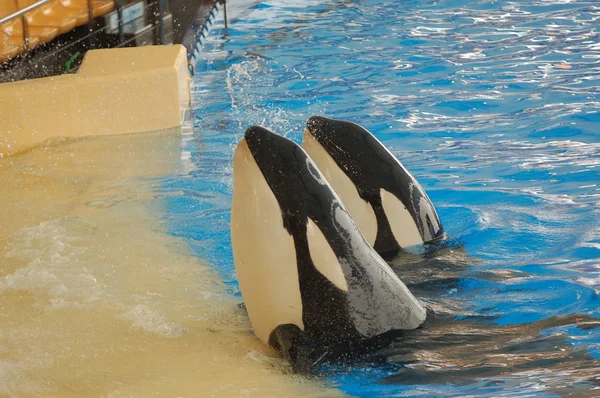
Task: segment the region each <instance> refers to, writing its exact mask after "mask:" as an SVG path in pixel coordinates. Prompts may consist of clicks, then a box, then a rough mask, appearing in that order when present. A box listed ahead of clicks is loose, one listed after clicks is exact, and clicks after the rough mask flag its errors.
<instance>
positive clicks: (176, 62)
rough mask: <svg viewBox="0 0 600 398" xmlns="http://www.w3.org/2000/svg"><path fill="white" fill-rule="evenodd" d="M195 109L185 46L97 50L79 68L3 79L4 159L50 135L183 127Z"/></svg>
mask: <svg viewBox="0 0 600 398" xmlns="http://www.w3.org/2000/svg"><path fill="white" fill-rule="evenodd" d="M189 108H190V75H189V71H188V62H187V53H186V50H185V47H183V46H181V45H174V46H148V47H135V48H118V49H102V50H91V51H89V52H87V53H86V55H85V58H84V60H83V63H82V65H81V67H80V68H79V70H78V71H77V73H75V74H66V75H60V76H53V77H47V78H41V79H32V80H23V81H17V82H11V83H4V84H0V121H1V124H0V158H2V157H6V156H9V155H14V154H17V153H20V152H23V151H26V150H28V149H30V148H32V147H34V146H36V145H38V144H40V143H42V142H43V141H45V140H47V139H49V138H56V137H82V136H97V135H114V134H128V133H135V132H144V131H155V130H161V129H167V128H173V127H177V126H180V125H181V124H182V123H183V120H184V115H185V114H186V113H187V111H188V110H189Z"/></svg>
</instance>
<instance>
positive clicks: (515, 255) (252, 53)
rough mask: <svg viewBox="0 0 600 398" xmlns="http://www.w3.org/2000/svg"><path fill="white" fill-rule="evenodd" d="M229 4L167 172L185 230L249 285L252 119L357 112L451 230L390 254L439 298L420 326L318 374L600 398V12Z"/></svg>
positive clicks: (286, 129)
mask: <svg viewBox="0 0 600 398" xmlns="http://www.w3.org/2000/svg"><path fill="white" fill-rule="evenodd" d="M233 6H234V5H232V6H230V7H233ZM233 11H235V10H232V14H233ZM235 15H236V17H235V19H234V20H233V21H231V24H230V27H229V29H228V30H224V29H223V27H222V25H221V24H219V23H217V24H215V26H214V27H213V29H212V31H211V34H210V36H209V38H208V40H207V41H206V44H205V47H204V49H203V51H202V53H201V54H200V55H199V61H198V63H197V65H196V76H195V78H194V90H193V98H194V101H193V102H194V104H195V109H194V117H195V119H194V132H193V134H192V135H190V136H187V137H186V141H185V143H184V148H183V156H182V158H183V160H182V162H184V163H186V164H187V165H188V166H189V168H188V169H189V172H188V173H187V174H185V175H183V176H176V177H173V178H172V179H170V180H167V181H164V184H163V189H164V190H166V191H176V192H179V193H181V194H180V195H174V196H169V198H170V199H168V200H169V206H168V215H167V221H168V223H169V225H170V226H171V228H172V231H173V234H175V235H177V236H183V237H185V238H186V239H188V241H189V242H190V244H191V245H192V246H193V247H194V249H195V250H196V252H197V254H198V256H200V257H201V258H203V259H205V260H206V261H207V262H208V263H209V264H210V265H211V266H212V267H214V268H215V269H216V270H218V271H219V273H220V274H221V275H222V277H223V279H224V280H225V283H226V284H227V285H228V286H229V289H230V291H231V293H232V294H235V295H238V296H239V290H238V287H237V281H236V279H235V273H234V268H233V262H232V257H231V245H230V240H229V212H230V200H231V189H232V187H231V182H232V155H233V150H234V148H235V145H236V143H237V141H238V140H239V138H241V137H242V135H243V132H244V130H245V129H246V128H247V127H249V126H250V125H253V124H262V125H264V126H266V127H268V128H271V129H272V130H274V131H276V132H278V133H280V134H282V135H285V136H287V137H289V138H291V139H293V140H296V141H299V140H300V137H301V133H302V131H303V129H304V124H305V122H306V120H307V119H308V118H309V117H310V116H312V115H325V116H328V117H333V118H338V119H347V120H351V121H354V122H357V123H359V124H362V125H363V126H365V127H366V128H368V129H369V130H370V131H371V132H373V133H374V134H375V135H376V136H377V137H378V138H379V139H380V140H381V141H382V142H383V143H384V144H385V145H386V146H387V147H388V148H390V150H391V151H392V153H394V154H395V155H396V156H397V157H398V158H399V159H400V160H401V161H402V162H403V163H404V164H405V166H406V167H407V168H408V169H409V170H410V171H411V172H412V173H413V175H415V176H416V177H417V178H418V179H419V181H420V182H421V184H422V185H423V186H424V188H425V189H426V190H427V192H428V193H429V196H430V197H431V199H432V201H433V203H434V204H435V205H436V207H437V210H438V212H439V215H440V218H441V220H442V222H443V224H444V226H445V229H446V231H447V232H448V234H449V236H450V238H451V240H450V241H449V242H448V244H447V245H446V247H444V248H441V249H439V250H438V251H436V252H435V253H427V254H418V253H417V254H414V253H413V254H405V255H402V256H400V257H399V258H398V259H396V260H394V261H393V262H392V263H391V265H392V266H393V268H394V270H395V271H396V272H397V273H398V274H399V275H400V276H401V277H402V278H403V280H404V281H405V282H406V283H407V284H408V285H409V287H410V288H411V290H412V291H413V292H414V293H415V295H416V296H417V297H419V298H420V299H422V300H423V302H424V303H425V304H426V305H427V306H428V307H429V308H430V309H431V310H432V311H434V313H435V315H434V316H430V318H429V320H428V322H427V323H426V325H425V327H424V328H423V329H421V330H418V331H415V332H413V333H407V335H406V336H405V337H404V338H403V339H400V340H398V341H397V342H395V343H394V344H392V345H391V346H390V347H388V348H386V349H385V350H382V351H379V352H376V353H373V355H372V356H369V357H367V358H364V360H362V361H359V362H357V363H352V364H344V365H329V366H325V367H323V368H322V369H321V374H322V377H323V378H324V379H325V380H328V381H329V382H330V383H332V384H334V385H338V386H339V387H340V389H342V390H343V391H345V392H347V393H349V394H351V395H355V396H365V397H367V396H368V397H375V396H426V397H432V396H470V395H475V396H517V395H518V396H528V397H534V396H535V397H537V396H540V397H541V396H563V395H566V394H568V393H578V394H582V395H583V396H600V362H599V361H600V328H598V327H599V326H600V321H597V320H596V319H598V318H600V299H599V296H598V292H600V223H599V221H600V135H599V134H598V133H599V130H600V101H599V94H600V33H599V32H597V30H599V29H598V28H599V27H600V6H599V5H597V4H596V3H595V2H593V1H576V0H572V1H569V0H547V1H546V0H527V1H525V0H522V1H516V0H514V1H505V0H498V1H483V0H481V1H458V0H456V1H444V0H440V1H425V0H422V1H374V0H373V1H369V0H365V1H328V2H322V1H316V0H309V1H287V0H286V1H284V0H279V1H276V0H272V1H264V2H256V3H252V6H251V7H250V8H249V9H247V10H246V11H240V10H238V12H237V14H235ZM240 299H241V298H240Z"/></svg>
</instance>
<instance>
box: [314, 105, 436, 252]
mask: <svg viewBox="0 0 600 398" xmlns="http://www.w3.org/2000/svg"><path fill="white" fill-rule="evenodd" d="M306 126H307V128H308V129H309V131H310V133H311V134H312V135H313V136H314V137H315V139H316V140H317V141H318V142H319V144H321V146H323V148H325V150H326V151H327V152H328V153H329V154H330V156H331V157H332V158H333V160H334V161H335V162H336V164H337V165H338V166H339V167H340V169H342V171H344V173H345V174H346V175H347V176H348V177H349V178H350V180H351V181H352V182H353V183H354V185H355V186H356V189H357V190H358V194H359V196H360V197H361V198H362V199H363V200H365V201H366V202H368V203H369V204H370V205H371V206H372V208H373V211H374V213H375V217H376V219H377V237H376V239H375V244H374V245H373V247H374V249H375V250H376V251H377V253H379V254H380V255H381V256H382V257H384V258H387V259H389V258H392V257H394V256H396V255H397V254H398V252H399V250H400V249H401V247H400V245H399V244H398V242H397V241H396V239H395V238H394V235H393V233H392V230H391V227H390V224H389V222H388V218H387V216H386V214H385V211H384V209H383V206H382V203H381V195H380V190H381V189H382V188H383V189H385V190H386V191H388V192H390V193H392V194H393V195H395V196H396V197H397V198H398V199H399V200H400V201H401V202H402V203H403V204H404V206H405V207H406V208H407V209H408V211H409V212H410V214H411V216H412V217H413V219H414V220H415V223H416V225H417V228H418V229H419V232H420V234H421V237H422V238H423V240H425V238H424V236H425V230H428V231H429V232H430V234H431V236H432V237H433V239H431V240H430V241H429V242H434V241H438V240H441V239H443V238H444V236H445V234H444V229H443V227H442V224H441V222H440V220H439V217H438V215H437V213H436V212H435V209H434V207H433V205H431V208H432V209H434V210H433V216H434V217H435V219H436V221H437V223H438V225H439V226H440V229H439V230H438V231H437V232H435V231H434V228H433V226H432V222H431V221H430V219H429V217H427V223H426V224H424V223H423V222H422V220H421V218H420V216H419V214H418V213H419V212H418V209H416V208H415V207H414V205H413V204H414V203H417V204H418V203H419V202H420V200H421V197H422V195H421V193H420V192H419V191H418V190H416V189H415V190H412V192H411V190H410V189H409V187H410V185H411V184H418V183H417V182H416V180H414V178H412V176H411V175H410V174H408V173H407V172H406V171H405V170H404V169H403V168H402V167H400V166H399V165H398V160H397V159H396V158H394V157H393V156H392V155H391V154H390V153H389V152H388V151H387V150H386V149H385V147H384V146H383V145H382V144H381V143H380V142H379V141H378V140H377V139H376V138H375V137H374V136H373V135H372V134H371V133H369V132H368V131H367V130H366V129H364V128H363V127H361V126H359V125H358V124H355V123H352V122H347V121H342V120H333V119H328V118H325V117H322V116H313V117H311V118H310V119H309V120H308V122H307V124H306ZM425 200H426V201H427V202H428V203H429V204H431V201H430V200H429V198H428V197H427V196H425ZM426 243H428V242H426Z"/></svg>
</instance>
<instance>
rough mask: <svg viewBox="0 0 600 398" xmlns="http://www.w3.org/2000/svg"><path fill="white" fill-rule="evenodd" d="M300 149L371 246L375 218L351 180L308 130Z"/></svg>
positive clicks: (375, 229) (371, 209)
mask: <svg viewBox="0 0 600 398" xmlns="http://www.w3.org/2000/svg"><path fill="white" fill-rule="evenodd" d="M302 148H304V150H305V151H306V153H308V156H310V157H311V159H312V160H313V162H315V164H316V165H317V167H318V168H319V170H320V171H321V173H323V175H324V176H325V179H326V180H327V182H329V185H331V187H332V188H333V190H334V191H335V192H336V194H337V195H338V197H339V199H341V200H340V202H342V203H343V204H344V207H345V208H346V210H347V211H348V213H350V215H351V216H352V218H353V219H354V222H355V223H356V225H357V226H358V228H359V229H360V231H361V232H362V234H363V235H364V237H365V239H366V240H367V242H369V245H371V246H373V245H374V244H375V239H376V238H377V218H376V217H375V212H374V211H373V208H372V207H371V205H370V204H369V203H368V202H366V201H364V200H363V199H362V198H361V197H360V196H359V195H358V191H357V190H356V186H355V185H354V183H353V182H352V180H350V178H349V177H348V176H347V175H346V173H344V172H343V171H342V169H340V167H339V166H338V165H337V163H336V162H335V160H333V158H332V157H331V155H329V153H328V152H327V151H326V150H325V148H323V147H322V146H321V144H319V142H318V141H317V140H316V138H315V137H313V136H312V134H311V133H310V132H309V131H308V129H306V130H305V131H304V136H303V137H302Z"/></svg>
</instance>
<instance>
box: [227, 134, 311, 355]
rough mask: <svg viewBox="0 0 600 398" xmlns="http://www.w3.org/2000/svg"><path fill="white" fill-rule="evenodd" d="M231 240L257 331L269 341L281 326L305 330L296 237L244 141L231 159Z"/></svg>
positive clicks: (262, 338) (236, 267) (243, 291)
mask: <svg viewBox="0 0 600 398" xmlns="http://www.w3.org/2000/svg"><path fill="white" fill-rule="evenodd" d="M231 242H232V246H233V259H234V263H235V270H236V273H237V277H238V280H239V282H240V288H241V290H242V296H243V298H244V303H245V305H246V308H247V310H248V316H249V317H250V322H251V323H252V327H253V329H254V332H255V333H256V335H257V336H258V337H259V338H260V339H261V340H262V341H263V342H265V343H268V339H269V335H270V333H271V332H272V331H273V329H275V328H276V327H277V326H279V325H282V324H294V325H296V326H298V327H299V328H300V329H302V330H304V324H303V322H302V299H301V296H300V285H299V282H298V268H297V265H296V250H295V248H294V240H293V238H292V236H291V235H290V234H289V233H288V232H287V231H286V230H285V228H284V227H283V218H282V215H281V210H280V207H279V204H278V203H277V199H276V198H275V195H273V192H271V188H270V187H269V185H268V184H267V182H266V180H265V178H264V176H263V174H262V172H261V170H260V169H259V167H258V165H257V164H256V161H255V160H254V157H253V156H252V154H251V153H250V149H249V148H248V144H247V143H246V140H243V139H242V140H241V141H240V143H239V144H238V147H237V149H236V151H235V156H234V160H233V200H232V206H231Z"/></svg>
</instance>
